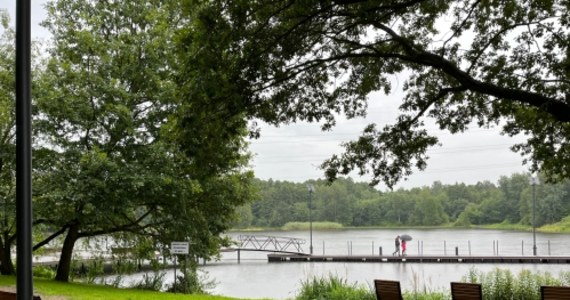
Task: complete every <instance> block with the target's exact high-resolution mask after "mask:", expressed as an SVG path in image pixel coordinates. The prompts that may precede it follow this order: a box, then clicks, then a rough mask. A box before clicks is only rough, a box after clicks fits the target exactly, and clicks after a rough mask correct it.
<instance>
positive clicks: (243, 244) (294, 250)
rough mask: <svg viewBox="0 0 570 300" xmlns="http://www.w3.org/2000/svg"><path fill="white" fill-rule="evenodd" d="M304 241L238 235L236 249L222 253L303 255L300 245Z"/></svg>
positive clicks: (227, 249) (290, 238)
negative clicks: (247, 252)
mask: <svg viewBox="0 0 570 300" xmlns="http://www.w3.org/2000/svg"><path fill="white" fill-rule="evenodd" d="M305 243H306V241H305V240H303V239H298V238H292V237H278V236H266V235H240V236H239V237H238V241H237V243H236V247H232V248H226V249H223V250H222V251H238V252H239V251H263V252H279V253H287V254H301V255H303V254H305V253H304V252H303V248H302V245H303V244H305Z"/></svg>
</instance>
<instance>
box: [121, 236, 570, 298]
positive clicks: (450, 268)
mask: <svg viewBox="0 0 570 300" xmlns="http://www.w3.org/2000/svg"><path fill="white" fill-rule="evenodd" d="M404 233H406V234H409V235H411V236H412V237H413V241H411V242H409V243H408V255H418V254H419V253H423V255H448V256H452V255H455V247H457V248H458V251H459V255H473V256H476V255H497V252H498V255H505V256H507V255H513V256H514V255H517V256H518V255H525V256H531V255H532V242H533V239H532V233H531V232H512V231H501V230H455V229H430V230H418V229H413V230H405V229H382V230H379V229H376V230H342V231H313V248H314V254H316V255H318V254H323V253H325V254H337V255H348V254H349V253H351V252H352V255H371V254H374V255H378V253H379V247H382V252H383V254H384V255H386V254H388V255H391V253H392V251H394V238H395V237H396V236H397V235H400V234H404ZM241 234H243V235H252V234H253V235H265V236H286V237H295V238H302V239H306V240H307V243H306V244H305V245H303V250H305V252H308V251H309V244H308V243H309V242H308V240H309V233H308V232H305V231H303V232H301V231H288V232H281V231H280V232H270V231H266V232H255V233H252V232H232V233H231V234H230V236H232V237H235V238H236V239H237V236H239V235H241ZM536 244H537V249H538V251H537V252H538V255H552V256H570V235H568V234H543V233H537V234H536ZM496 267H499V268H502V269H509V270H511V271H512V272H513V273H518V272H519V271H520V270H523V269H528V270H533V271H541V272H546V271H547V272H550V273H551V274H553V275H558V273H559V272H561V271H570V266H569V265H567V264H546V265H545V264H435V263H431V264H430V263H405V262H404V263H332V262H299V263H268V262H267V253H264V252H242V253H241V263H239V264H238V262H237V254H236V253H232V252H230V253H224V254H223V256H222V259H221V260H220V261H216V262H207V264H206V265H205V266H203V267H202V270H204V271H205V272H206V273H207V278H209V279H211V280H214V281H215V282H216V283H217V284H216V286H215V288H213V289H212V290H211V291H210V292H211V293H214V294H219V295H225V296H230V297H241V298H252V299H255V298H271V299H288V298H293V297H294V296H295V295H296V294H297V293H298V290H299V288H300V286H301V282H302V281H304V280H307V279H310V278H312V277H314V276H318V277H321V276H328V275H336V276H338V277H341V278H344V279H346V280H347V282H350V283H357V284H362V285H366V286H371V284H372V280H373V279H376V278H377V279H391V280H398V281H400V282H401V284H402V288H403V289H405V290H414V289H417V290H424V289H427V290H444V289H449V282H451V281H457V280H460V279H461V277H462V276H464V275H466V274H467V273H468V272H469V270H470V269H471V268H475V269H476V270H478V271H485V272H487V271H491V270H493V269H494V268H496ZM166 273H167V274H166V281H167V283H172V280H173V277H174V274H173V271H172V270H168V271H166ZM142 276H143V274H142V273H140V274H134V275H132V276H129V277H126V278H125V279H124V280H125V282H124V283H125V284H127V285H128V284H130V283H131V282H134V281H138V280H141V278H142Z"/></svg>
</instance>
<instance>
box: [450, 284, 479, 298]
mask: <svg viewBox="0 0 570 300" xmlns="http://www.w3.org/2000/svg"><path fill="white" fill-rule="evenodd" d="M451 299H453V300H482V299H483V292H482V291H481V284H479V283H465V282H452V283H451Z"/></svg>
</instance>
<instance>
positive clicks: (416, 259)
mask: <svg viewBox="0 0 570 300" xmlns="http://www.w3.org/2000/svg"><path fill="white" fill-rule="evenodd" d="M267 259H268V261H269V262H285V263H286V262H354V263H404V262H408V263H454V264H455V263H470V264H476V263H491V264H568V263H570V256H412V255H410V256H372V255H370V256H359V255H349V256H345V255H303V254H277V253H272V254H268V255H267Z"/></svg>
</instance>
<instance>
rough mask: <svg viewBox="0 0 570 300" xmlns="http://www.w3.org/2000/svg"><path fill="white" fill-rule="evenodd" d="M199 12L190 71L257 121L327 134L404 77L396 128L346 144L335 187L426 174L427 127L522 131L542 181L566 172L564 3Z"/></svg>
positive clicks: (347, 2)
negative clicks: (351, 179) (429, 122)
mask: <svg viewBox="0 0 570 300" xmlns="http://www.w3.org/2000/svg"><path fill="white" fill-rule="evenodd" d="M187 3H191V4H192V5H194V4H195V3H196V1H187ZM192 8H193V10H192V16H193V20H194V22H195V24H198V25H197V26H194V27H193V31H192V32H191V33H190V34H188V36H189V37H191V38H188V39H187V40H186V42H187V43H186V45H190V44H191V45H193V46H187V48H184V49H185V50H186V51H188V52H190V53H192V55H189V57H191V58H189V59H188V61H187V65H188V66H189V68H193V67H196V66H197V67H198V68H194V70H198V71H199V72H201V76H202V77H201V78H202V79H203V80H202V82H201V83H200V84H201V85H202V86H205V87H206V88H207V87H208V85H209V87H210V88H211V89H215V87H218V88H217V89H216V90H217V91H221V93H225V94H226V95H231V96H228V98H227V100H228V101H232V103H233V104H231V105H233V106H234V108H235V107H238V108H240V107H241V109H238V111H239V112H240V113H245V117H247V118H252V119H254V118H260V119H263V120H265V121H267V122H269V123H272V124H281V123H287V122H294V121H296V120H299V119H301V120H308V121H324V125H323V126H324V129H327V128H329V127H330V126H332V125H334V123H335V121H334V118H335V114H336V113H341V112H343V113H344V114H346V115H347V116H348V117H354V116H358V115H364V114H365V111H366V103H367V99H368V96H369V95H370V93H371V92H374V91H384V92H386V93H388V92H390V91H391V90H392V84H391V76H393V75H398V76H405V77H407V79H406V80H405V83H404V85H403V87H404V91H405V93H406V95H405V97H404V99H403V102H402V105H401V107H400V108H401V114H400V116H399V118H398V119H397V121H396V122H395V123H393V124H391V125H387V126H385V127H383V128H379V127H378V126H377V125H375V124H371V125H369V126H367V127H366V128H365V129H364V131H363V133H362V136H361V137H360V138H359V139H358V140H357V141H353V142H349V143H346V144H345V153H344V154H342V155H339V156H334V157H332V158H331V159H329V160H328V161H326V162H325V163H324V164H323V168H324V169H325V171H326V175H327V177H328V178H330V179H334V178H336V177H337V175H339V174H348V173H349V172H351V171H353V170H357V171H358V172H359V173H361V174H364V173H371V175H372V178H373V180H372V183H374V184H376V183H378V182H380V181H383V182H384V183H385V184H386V185H388V186H389V187H392V186H393V185H394V184H395V183H396V182H398V181H399V180H401V179H402V178H405V177H406V176H408V175H409V174H410V173H411V172H412V170H413V169H414V167H416V168H418V169H420V170H422V169H424V168H425V166H426V162H427V159H428V157H427V155H426V151H427V149H428V148H429V147H431V146H433V145H436V144H437V143H438V138H437V137H436V136H434V135H432V134H430V133H428V132H427V131H426V129H425V126H424V122H425V120H426V119H427V118H433V119H435V122H436V123H437V124H438V125H439V127H440V128H441V129H442V130H449V131H450V132H452V133H460V132H463V131H465V130H467V129H468V126H469V125H471V124H474V125H477V126H482V127H487V126H502V131H503V133H505V134H506V135H509V136H514V135H518V134H525V135H526V137H527V140H526V142H523V143H520V144H517V145H515V146H513V150H514V151H518V152H520V153H521V154H522V155H523V156H524V158H525V162H526V163H529V164H530V169H531V170H532V171H539V170H540V171H541V172H543V173H544V174H545V175H546V177H547V178H548V179H550V180H556V179H557V178H560V177H568V176H570V165H569V164H567V163H565V160H566V158H567V157H568V155H569V154H570V147H569V146H568V145H569V141H568V137H570V125H569V123H570V99H569V97H570V96H569V95H570V94H569V93H568V90H569V89H570V80H569V79H568V75H569V72H570V47H569V44H570V30H568V27H569V23H570V18H569V15H570V14H569V13H568V10H569V5H568V2H567V1H562V0H551V1H516V0H506V1H481V0H469V1H459V0H456V1H449V0H435V1H434V0H389V1H388V0H385V1H384V0H378V1H368V0H336V1H335V0H325V1H291V0H260V1H253V2H252V1H227V0H212V1H203V3H201V6H200V7H199V9H198V8H197V7H196V6H193V7H192ZM208 79H215V80H213V81H210V82H209V83H207V84H205V83H204V82H208ZM214 85H215V87H214ZM206 88H204V90H207V89H206ZM226 105H230V104H226ZM379 121H380V120H379Z"/></svg>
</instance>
